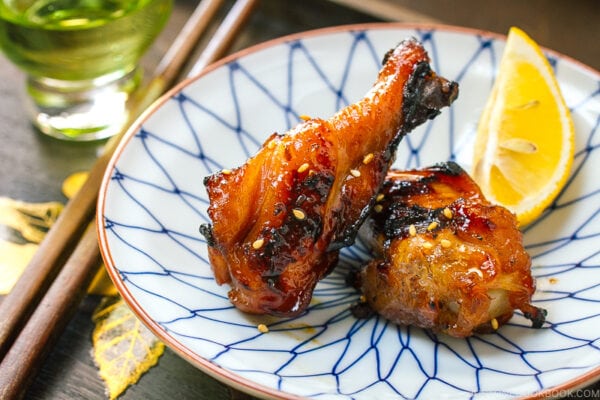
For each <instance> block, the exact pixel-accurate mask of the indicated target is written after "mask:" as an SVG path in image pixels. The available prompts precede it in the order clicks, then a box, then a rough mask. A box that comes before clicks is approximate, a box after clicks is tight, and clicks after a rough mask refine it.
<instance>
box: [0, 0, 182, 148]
mask: <svg viewBox="0 0 600 400" xmlns="http://www.w3.org/2000/svg"><path fill="white" fill-rule="evenodd" d="M172 2H173V0H0V47H1V48H2V50H3V52H4V54H5V55H6V56H7V57H8V58H9V59H10V60H11V61H12V62H13V63H14V64H15V65H17V66H18V67H19V68H21V69H22V70H23V71H25V73H26V74H27V92H28V95H29V96H28V104H27V108H28V112H29V114H30V116H31V118H32V121H33V123H34V124H35V125H36V126H37V127H38V128H39V129H40V130H41V131H42V132H44V133H46V134H48V135H51V136H55V137H58V138H62V139H70V140H80V141H83V140H96V139H102V138H106V137H109V136H111V135H114V134H115V133H117V132H119V131H120V130H121V129H122V128H123V124H124V123H126V121H127V120H128V115H127V101H128V99H129V98H130V97H131V95H132V93H133V91H134V90H135V89H136V87H137V86H138V85H139V83H140V81H141V70H140V68H139V67H138V63H139V60H140V58H141V57H142V55H143V54H144V53H145V51H146V50H147V49H148V47H149V46H150V45H151V44H152V42H153V41H154V39H156V36H157V35H158V34H159V33H160V31H161V30H162V28H163V27H164V25H165V23H166V21H167V19H168V17H169V15H170V13H171V8H172V5H173V4H172Z"/></svg>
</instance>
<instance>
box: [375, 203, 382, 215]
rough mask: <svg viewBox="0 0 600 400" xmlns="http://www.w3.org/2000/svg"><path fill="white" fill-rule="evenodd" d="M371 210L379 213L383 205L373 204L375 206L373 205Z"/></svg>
mask: <svg viewBox="0 0 600 400" xmlns="http://www.w3.org/2000/svg"><path fill="white" fill-rule="evenodd" d="M373 210H374V211H375V212H376V213H380V212H381V211H383V206H382V205H381V204H375V207H373Z"/></svg>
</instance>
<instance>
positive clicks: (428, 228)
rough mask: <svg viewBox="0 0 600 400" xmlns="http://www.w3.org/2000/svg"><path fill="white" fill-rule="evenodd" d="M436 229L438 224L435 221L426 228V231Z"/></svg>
mask: <svg viewBox="0 0 600 400" xmlns="http://www.w3.org/2000/svg"><path fill="white" fill-rule="evenodd" d="M437 227H438V223H437V222H436V221H433V222H432V223H430V224H429V226H428V227H427V230H428V231H432V230H434V229H435V228H437Z"/></svg>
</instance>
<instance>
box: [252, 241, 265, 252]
mask: <svg viewBox="0 0 600 400" xmlns="http://www.w3.org/2000/svg"><path fill="white" fill-rule="evenodd" d="M263 244H265V239H262V238H261V239H256V240H255V241H254V242H252V247H253V248H254V250H258V249H260V248H261V247H262V246H263Z"/></svg>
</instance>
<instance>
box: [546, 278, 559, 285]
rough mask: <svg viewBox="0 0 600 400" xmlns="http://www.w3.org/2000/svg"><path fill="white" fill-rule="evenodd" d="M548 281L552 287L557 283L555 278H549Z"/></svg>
mask: <svg viewBox="0 0 600 400" xmlns="http://www.w3.org/2000/svg"><path fill="white" fill-rule="evenodd" d="M548 281H549V282H550V283H551V284H553V285H554V284H555V283H557V282H558V279H556V278H550V279H548Z"/></svg>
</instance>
